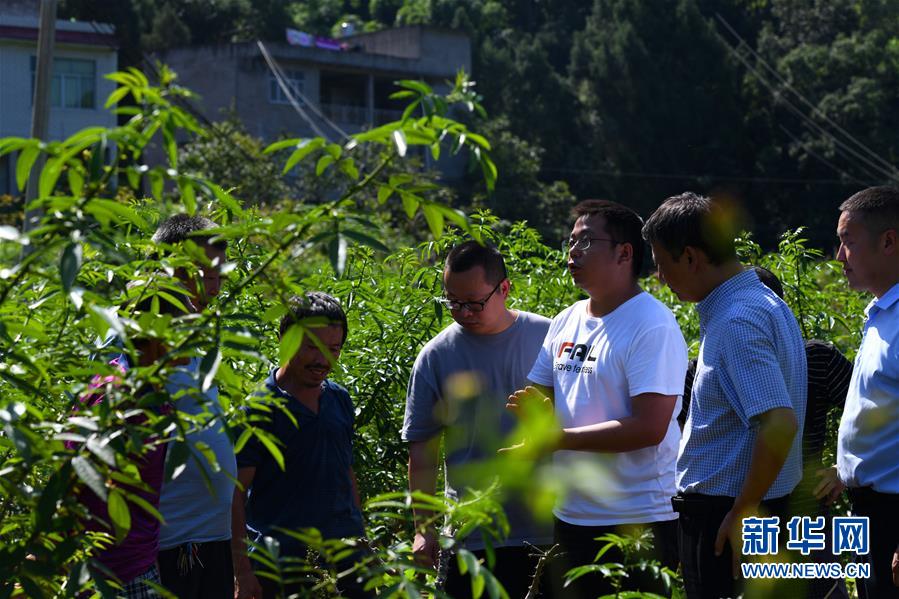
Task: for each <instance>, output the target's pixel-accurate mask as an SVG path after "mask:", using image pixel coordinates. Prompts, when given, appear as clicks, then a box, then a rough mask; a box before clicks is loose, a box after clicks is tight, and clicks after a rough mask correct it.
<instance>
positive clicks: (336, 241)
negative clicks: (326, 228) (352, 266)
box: [328, 232, 346, 278]
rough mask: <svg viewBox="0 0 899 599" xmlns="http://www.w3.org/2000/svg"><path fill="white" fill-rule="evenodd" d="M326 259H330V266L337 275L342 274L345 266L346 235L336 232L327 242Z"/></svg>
mask: <svg viewBox="0 0 899 599" xmlns="http://www.w3.org/2000/svg"><path fill="white" fill-rule="evenodd" d="M328 259H329V260H330V261H331V267H332V268H333V269H334V272H335V274H337V277H338V278H339V277H341V276H343V271H344V269H345V268H346V237H344V236H343V233H342V232H338V233H337V234H336V235H334V237H332V238H331V241H330V242H329V243H328Z"/></svg>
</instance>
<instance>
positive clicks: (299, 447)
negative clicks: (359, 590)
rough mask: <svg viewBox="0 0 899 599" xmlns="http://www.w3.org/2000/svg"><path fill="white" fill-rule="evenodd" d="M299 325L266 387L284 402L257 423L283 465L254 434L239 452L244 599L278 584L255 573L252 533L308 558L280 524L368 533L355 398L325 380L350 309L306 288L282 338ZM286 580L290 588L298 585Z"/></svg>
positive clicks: (328, 533)
mask: <svg viewBox="0 0 899 599" xmlns="http://www.w3.org/2000/svg"><path fill="white" fill-rule="evenodd" d="M322 321H324V323H326V324H323V323H322ZM294 327H303V329H304V330H306V331H307V333H306V334H304V335H303V340H302V343H301V344H300V347H299V349H298V350H297V352H296V354H295V355H294V356H293V358H292V359H291V360H290V361H289V362H288V363H287V364H282V365H281V367H280V368H274V369H272V371H271V373H270V374H269V377H268V379H267V380H266V382H265V386H266V392H267V393H268V394H269V395H270V396H271V397H273V398H277V399H280V400H282V401H283V409H274V410H272V411H271V413H270V414H269V419H268V421H267V422H263V423H260V424H256V426H260V427H262V428H263V429H264V430H265V431H266V432H267V433H269V434H270V435H271V436H273V437H275V438H276V439H277V440H278V441H279V442H280V443H281V448H280V449H281V452H282V454H283V457H284V469H283V470H282V469H281V467H280V466H279V465H278V463H277V462H276V461H275V459H274V458H273V457H272V455H271V453H270V452H269V451H268V449H266V448H265V447H264V446H263V445H262V443H261V442H259V440H258V439H257V438H255V437H252V438H251V440H250V441H249V442H247V444H246V445H245V446H244V447H243V449H242V450H241V451H240V453H239V454H238V456H237V467H238V472H237V477H238V479H239V480H240V484H241V487H242V488H243V489H244V490H236V491H235V495H234V502H233V506H234V507H233V514H232V522H233V526H234V534H233V535H232V538H233V539H234V543H233V546H232V550H233V554H234V564H235V573H236V575H237V586H238V596H239V597H241V598H244V597H247V598H249V597H254V598H257V599H258V598H260V597H265V598H266V599H268V598H269V597H274V596H276V593H277V590H278V585H277V584H275V583H274V582H272V581H270V580H268V579H266V578H264V577H257V576H256V575H255V573H254V572H253V569H252V566H251V563H250V559H249V558H248V556H247V552H246V541H245V539H246V538H247V537H248V536H249V538H251V539H254V540H256V539H261V538H262V537H265V536H270V537H273V538H275V539H277V540H278V542H279V543H280V555H281V556H285V557H286V556H290V557H305V553H306V550H305V548H304V546H303V544H302V543H301V542H299V541H298V540H296V539H294V538H292V537H291V536H290V535H287V534H285V533H283V532H281V531H280V530H279V529H287V530H298V529H303V528H316V529H318V530H319V531H320V532H321V534H322V536H323V537H324V538H325V539H332V538H346V537H360V536H362V534H363V525H362V512H361V509H360V505H359V496H358V492H357V490H356V479H355V475H354V474H353V467H352V464H353V414H354V411H353V403H352V401H351V400H350V396H349V394H348V393H347V391H346V389H344V388H343V387H341V386H339V385H337V384H335V383H333V382H331V381H329V380H327V378H326V377H327V376H328V374H329V373H330V372H331V368H332V367H333V364H334V361H336V359H337V358H338V357H339V355H340V350H341V349H342V347H343V343H344V341H346V336H347V320H346V315H345V314H344V312H343V309H342V308H341V307H340V304H338V303H337V300H335V299H334V298H333V297H331V296H329V295H326V294H324V293H321V292H314V291H313V292H308V293H306V295H305V296H304V297H297V298H294V299H293V300H291V302H290V305H289V312H288V314H287V315H286V316H285V317H284V318H283V319H282V320H281V338H282V339H283V338H284V336H285V335H286V334H288V332H289V331H291V329H292V328H294ZM312 335H314V336H315V337H316V338H317V339H312ZM328 354H330V356H328ZM285 412H286V413H285ZM291 417H292V418H291ZM294 420H295V421H296V424H294ZM350 565H351V564H350ZM345 566H346V565H345V564H340V569H341V570H344V569H346V568H345ZM288 586H289V588H287V589H286V590H299V589H294V588H293V586H292V585H288ZM342 591H345V593H347V594H348V595H353V594H355V593H353V592H352V590H351V589H342Z"/></svg>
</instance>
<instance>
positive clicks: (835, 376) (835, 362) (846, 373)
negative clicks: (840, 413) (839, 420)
mask: <svg viewBox="0 0 899 599" xmlns="http://www.w3.org/2000/svg"><path fill="white" fill-rule="evenodd" d="M827 347H828V349H829V350H830V363H829V364H828V365H827V380H826V382H825V385H826V387H825V389H827V390H828V395H829V399H830V402H829V407H831V408H833V407H839V408H841V409H842V407H843V406H844V405H845V404H846V394H847V393H849V382H850V381H851V380H852V362H850V361H849V360H847V359H846V356H844V355H843V354H842V353H840V350H838V349H837V348H835V347H834V346H832V345H828V346H827Z"/></svg>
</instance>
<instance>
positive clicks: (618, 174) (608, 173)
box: [540, 167, 849, 186]
mask: <svg viewBox="0 0 899 599" xmlns="http://www.w3.org/2000/svg"><path fill="white" fill-rule="evenodd" d="M540 170H541V172H544V173H572V174H583V175H596V176H597V177H614V178H622V179H636V178H639V179H672V180H680V181H699V180H701V179H712V180H716V181H733V182H738V183H784V184H798V185H806V184H810V183H811V184H816V185H843V186H848V185H849V183H847V182H846V181H844V180H842V179H820V178H818V179H805V178H791V177H739V176H733V175H711V174H689V173H647V172H639V171H617V170H612V169H579V168H565V167H556V168H542V169H540Z"/></svg>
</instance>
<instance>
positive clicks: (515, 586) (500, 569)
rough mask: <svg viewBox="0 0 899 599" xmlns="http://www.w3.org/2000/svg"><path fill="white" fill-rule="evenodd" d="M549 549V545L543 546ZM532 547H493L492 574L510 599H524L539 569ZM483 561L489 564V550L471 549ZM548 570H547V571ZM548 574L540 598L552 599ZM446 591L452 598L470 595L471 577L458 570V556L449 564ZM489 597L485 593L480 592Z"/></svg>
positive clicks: (542, 584) (542, 577) (542, 583)
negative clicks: (487, 557)
mask: <svg viewBox="0 0 899 599" xmlns="http://www.w3.org/2000/svg"><path fill="white" fill-rule="evenodd" d="M541 549H543V550H546V549H548V548H547V547H541ZM532 551H533V550H532V549H531V548H530V547H498V548H496V549H494V556H495V560H496V561H495V562H494V564H493V568H491V569H490V573H491V574H493V576H495V577H496V579H497V580H499V582H500V584H502V585H503V588H504V589H506V592H507V593H508V594H509V598H510V599H522V598H523V597H524V596H525V595H527V593H528V589H530V586H531V582H532V581H533V577H534V573H535V571H536V569H537V562H538V560H539V557H537V556H534V555H531V552H532ZM472 553H474V554H475V557H477V558H478V559H480V560H484V563H485V564H486V563H487V562H486V559H485V556H486V553H485V552H484V550H479V551H472ZM545 572H546V570H545V569H544V573H545ZM547 583H548V577H547V576H546V575H545V574H544V575H543V576H541V580H540V586H539V588H540V595H539V596H540V597H543V598H544V599H549V598H550V597H552V594H551V593H550V590H549V588H548V584H547ZM444 590H445V591H446V592H447V594H448V595H449V596H450V597H453V599H468V598H469V597H472V596H473V595H472V594H471V576H470V575H469V574H468V573H466V574H460V573H459V566H458V562H457V561H456V558H455V556H454V557H453V561H452V562H451V563H450V564H449V569H448V570H447V577H446V586H445V588H444ZM481 596H482V597H486V596H487V595H486V593H484V594H482V595H481Z"/></svg>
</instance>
